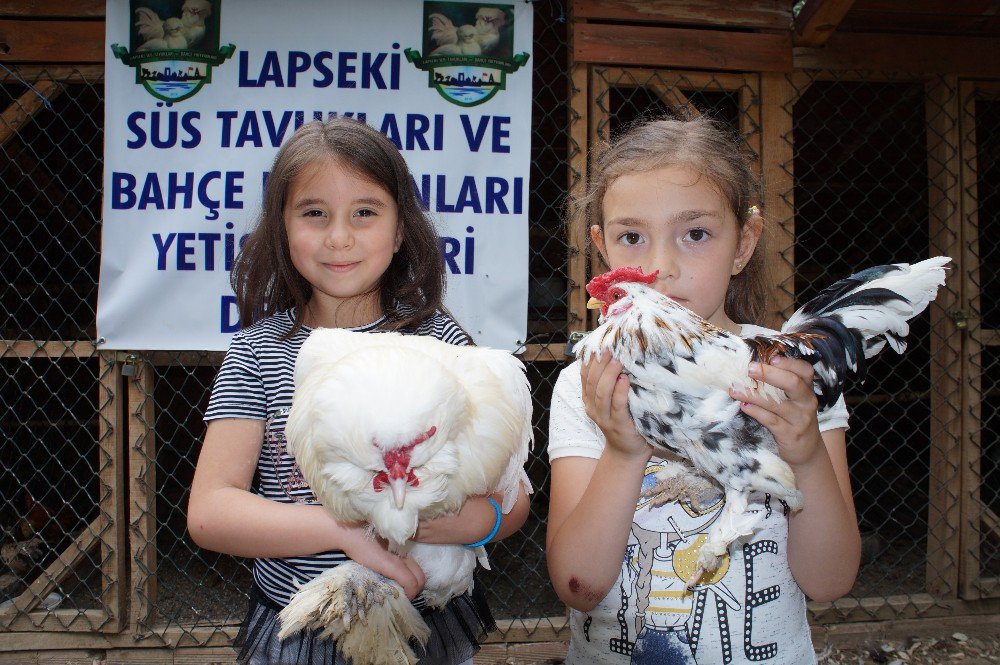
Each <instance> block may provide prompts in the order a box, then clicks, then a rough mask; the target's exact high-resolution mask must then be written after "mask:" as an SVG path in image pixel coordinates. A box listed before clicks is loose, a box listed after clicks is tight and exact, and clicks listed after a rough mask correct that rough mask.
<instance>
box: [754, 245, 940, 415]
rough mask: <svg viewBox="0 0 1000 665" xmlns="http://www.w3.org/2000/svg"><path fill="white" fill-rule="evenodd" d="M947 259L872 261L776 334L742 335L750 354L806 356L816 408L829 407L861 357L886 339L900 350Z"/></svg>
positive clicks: (860, 375) (856, 372) (863, 369)
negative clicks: (811, 368) (876, 263)
mask: <svg viewBox="0 0 1000 665" xmlns="http://www.w3.org/2000/svg"><path fill="white" fill-rule="evenodd" d="M950 262H951V258H950V257H947V256H936V257H934V258H931V259H927V260H925V261H920V262H919V263H914V264H912V265H908V264H906V263H896V264H891V265H884V266H876V267H873V268H868V269H867V270H862V271H861V272H858V273H855V274H854V275H851V276H850V277H847V278H846V279H842V280H840V281H839V282H835V283H834V284H832V285H830V286H828V287H827V288H826V289H824V290H823V291H821V292H820V293H819V295H817V296H816V297H815V298H813V299H812V300H810V301H809V302H807V303H806V304H805V305H803V306H802V307H800V308H799V309H798V310H797V311H796V312H795V313H794V314H793V315H792V317H791V318H790V319H789V320H788V322H787V323H785V325H784V326H782V328H781V333H780V334H778V335H764V336H760V337H757V338H754V339H752V340H748V342H749V343H750V345H751V347H752V349H753V355H754V359H755V360H758V361H761V362H765V363H766V362H768V361H769V360H770V357H771V356H773V355H777V354H782V355H787V356H790V357H793V358H802V359H804V360H807V361H809V362H810V363H812V364H813V366H814V368H815V369H816V394H817V396H818V397H819V405H820V408H825V407H829V406H832V405H833V404H834V403H835V402H836V401H837V399H838V398H839V397H840V395H841V394H842V393H843V390H844V382H845V380H846V379H847V378H852V379H857V380H860V381H863V380H864V378H865V375H866V373H867V364H866V362H865V360H866V359H867V358H871V357H872V356H874V355H875V354H877V353H878V352H879V351H881V350H882V349H883V348H884V347H885V346H886V344H888V345H889V347H891V348H892V350H893V351H895V352H896V353H902V352H903V351H904V350H906V335H907V334H909V332H910V326H909V323H908V322H909V320H910V319H912V318H913V317H915V316H917V315H918V314H920V313H921V312H923V311H924V309H926V308H927V305H928V304H929V303H930V302H931V301H932V300H933V299H934V298H935V296H937V292H938V288H940V287H941V285H943V284H944V281H945V266H946V265H947V264H948V263H950Z"/></svg>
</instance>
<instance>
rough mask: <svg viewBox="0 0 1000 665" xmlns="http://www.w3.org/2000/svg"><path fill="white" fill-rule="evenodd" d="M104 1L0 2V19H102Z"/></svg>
mask: <svg viewBox="0 0 1000 665" xmlns="http://www.w3.org/2000/svg"><path fill="white" fill-rule="evenodd" d="M104 7H105V0H0V18H43V17H44V18H104Z"/></svg>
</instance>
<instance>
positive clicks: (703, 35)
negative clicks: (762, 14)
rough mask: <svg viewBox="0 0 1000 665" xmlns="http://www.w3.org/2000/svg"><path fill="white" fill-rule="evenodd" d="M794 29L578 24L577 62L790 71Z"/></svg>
mask: <svg viewBox="0 0 1000 665" xmlns="http://www.w3.org/2000/svg"><path fill="white" fill-rule="evenodd" d="M791 56H792V38H791V35H790V34H767V33H753V32H726V31H723V30H687V29H683V28H658V27H646V26H632V25H605V24H595V23H574V24H573V58H574V60H575V61H577V62H590V63H603V64H608V65H624V66H630V65H641V66H649V67H679V68H691V69H708V70H724V71H749V72H790V71H791V70H792V57H791Z"/></svg>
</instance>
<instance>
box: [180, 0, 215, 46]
mask: <svg viewBox="0 0 1000 665" xmlns="http://www.w3.org/2000/svg"><path fill="white" fill-rule="evenodd" d="M211 15H212V3H211V2H209V0H184V4H183V5H181V23H183V24H184V27H183V28H182V29H181V31H182V32H183V33H184V38H185V39H187V45H188V46H195V45H197V44H198V43H199V42H200V41H201V40H202V39H204V38H205V29H206V28H205V19H207V18H208V17H209V16H211Z"/></svg>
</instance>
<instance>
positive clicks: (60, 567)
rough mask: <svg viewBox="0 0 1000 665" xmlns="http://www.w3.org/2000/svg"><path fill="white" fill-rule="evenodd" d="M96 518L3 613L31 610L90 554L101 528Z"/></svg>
mask: <svg viewBox="0 0 1000 665" xmlns="http://www.w3.org/2000/svg"><path fill="white" fill-rule="evenodd" d="M100 521H101V520H100V519H97V520H95V521H93V522H91V523H90V524H88V525H87V526H86V527H84V528H83V530H82V531H81V532H80V533H78V534H77V535H76V538H74V539H73V542H72V543H70V544H69V545H68V546H67V547H66V549H65V550H63V552H61V553H60V554H59V556H58V557H56V559H55V560H54V561H53V562H52V563H50V564H49V565H48V567H47V568H46V569H45V570H44V571H43V572H42V574H41V575H39V576H38V578H36V579H35V581H34V582H32V583H31V584H30V585H28V588H27V589H25V590H24V591H23V592H22V593H21V595H20V596H18V597H17V598H15V599H14V604H13V605H12V606H11V607H9V608H7V609H5V610H4V611H3V614H4V615H8V614H18V613H25V614H27V613H28V612H31V611H32V610H34V609H35V608H36V607H38V606H39V605H40V604H41V602H42V601H43V600H45V597H46V596H48V595H49V594H50V593H52V592H53V591H55V590H56V588H58V587H59V586H60V585H61V584H62V583H63V582H64V581H66V578H67V577H69V574H70V573H72V572H73V571H74V570H75V569H76V567H77V566H79V565H80V563H81V562H83V561H84V560H85V559H87V558H88V557H89V556H90V552H91V550H93V549H94V547H95V546H96V545H97V543H98V529H100V528H101V525H100Z"/></svg>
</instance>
